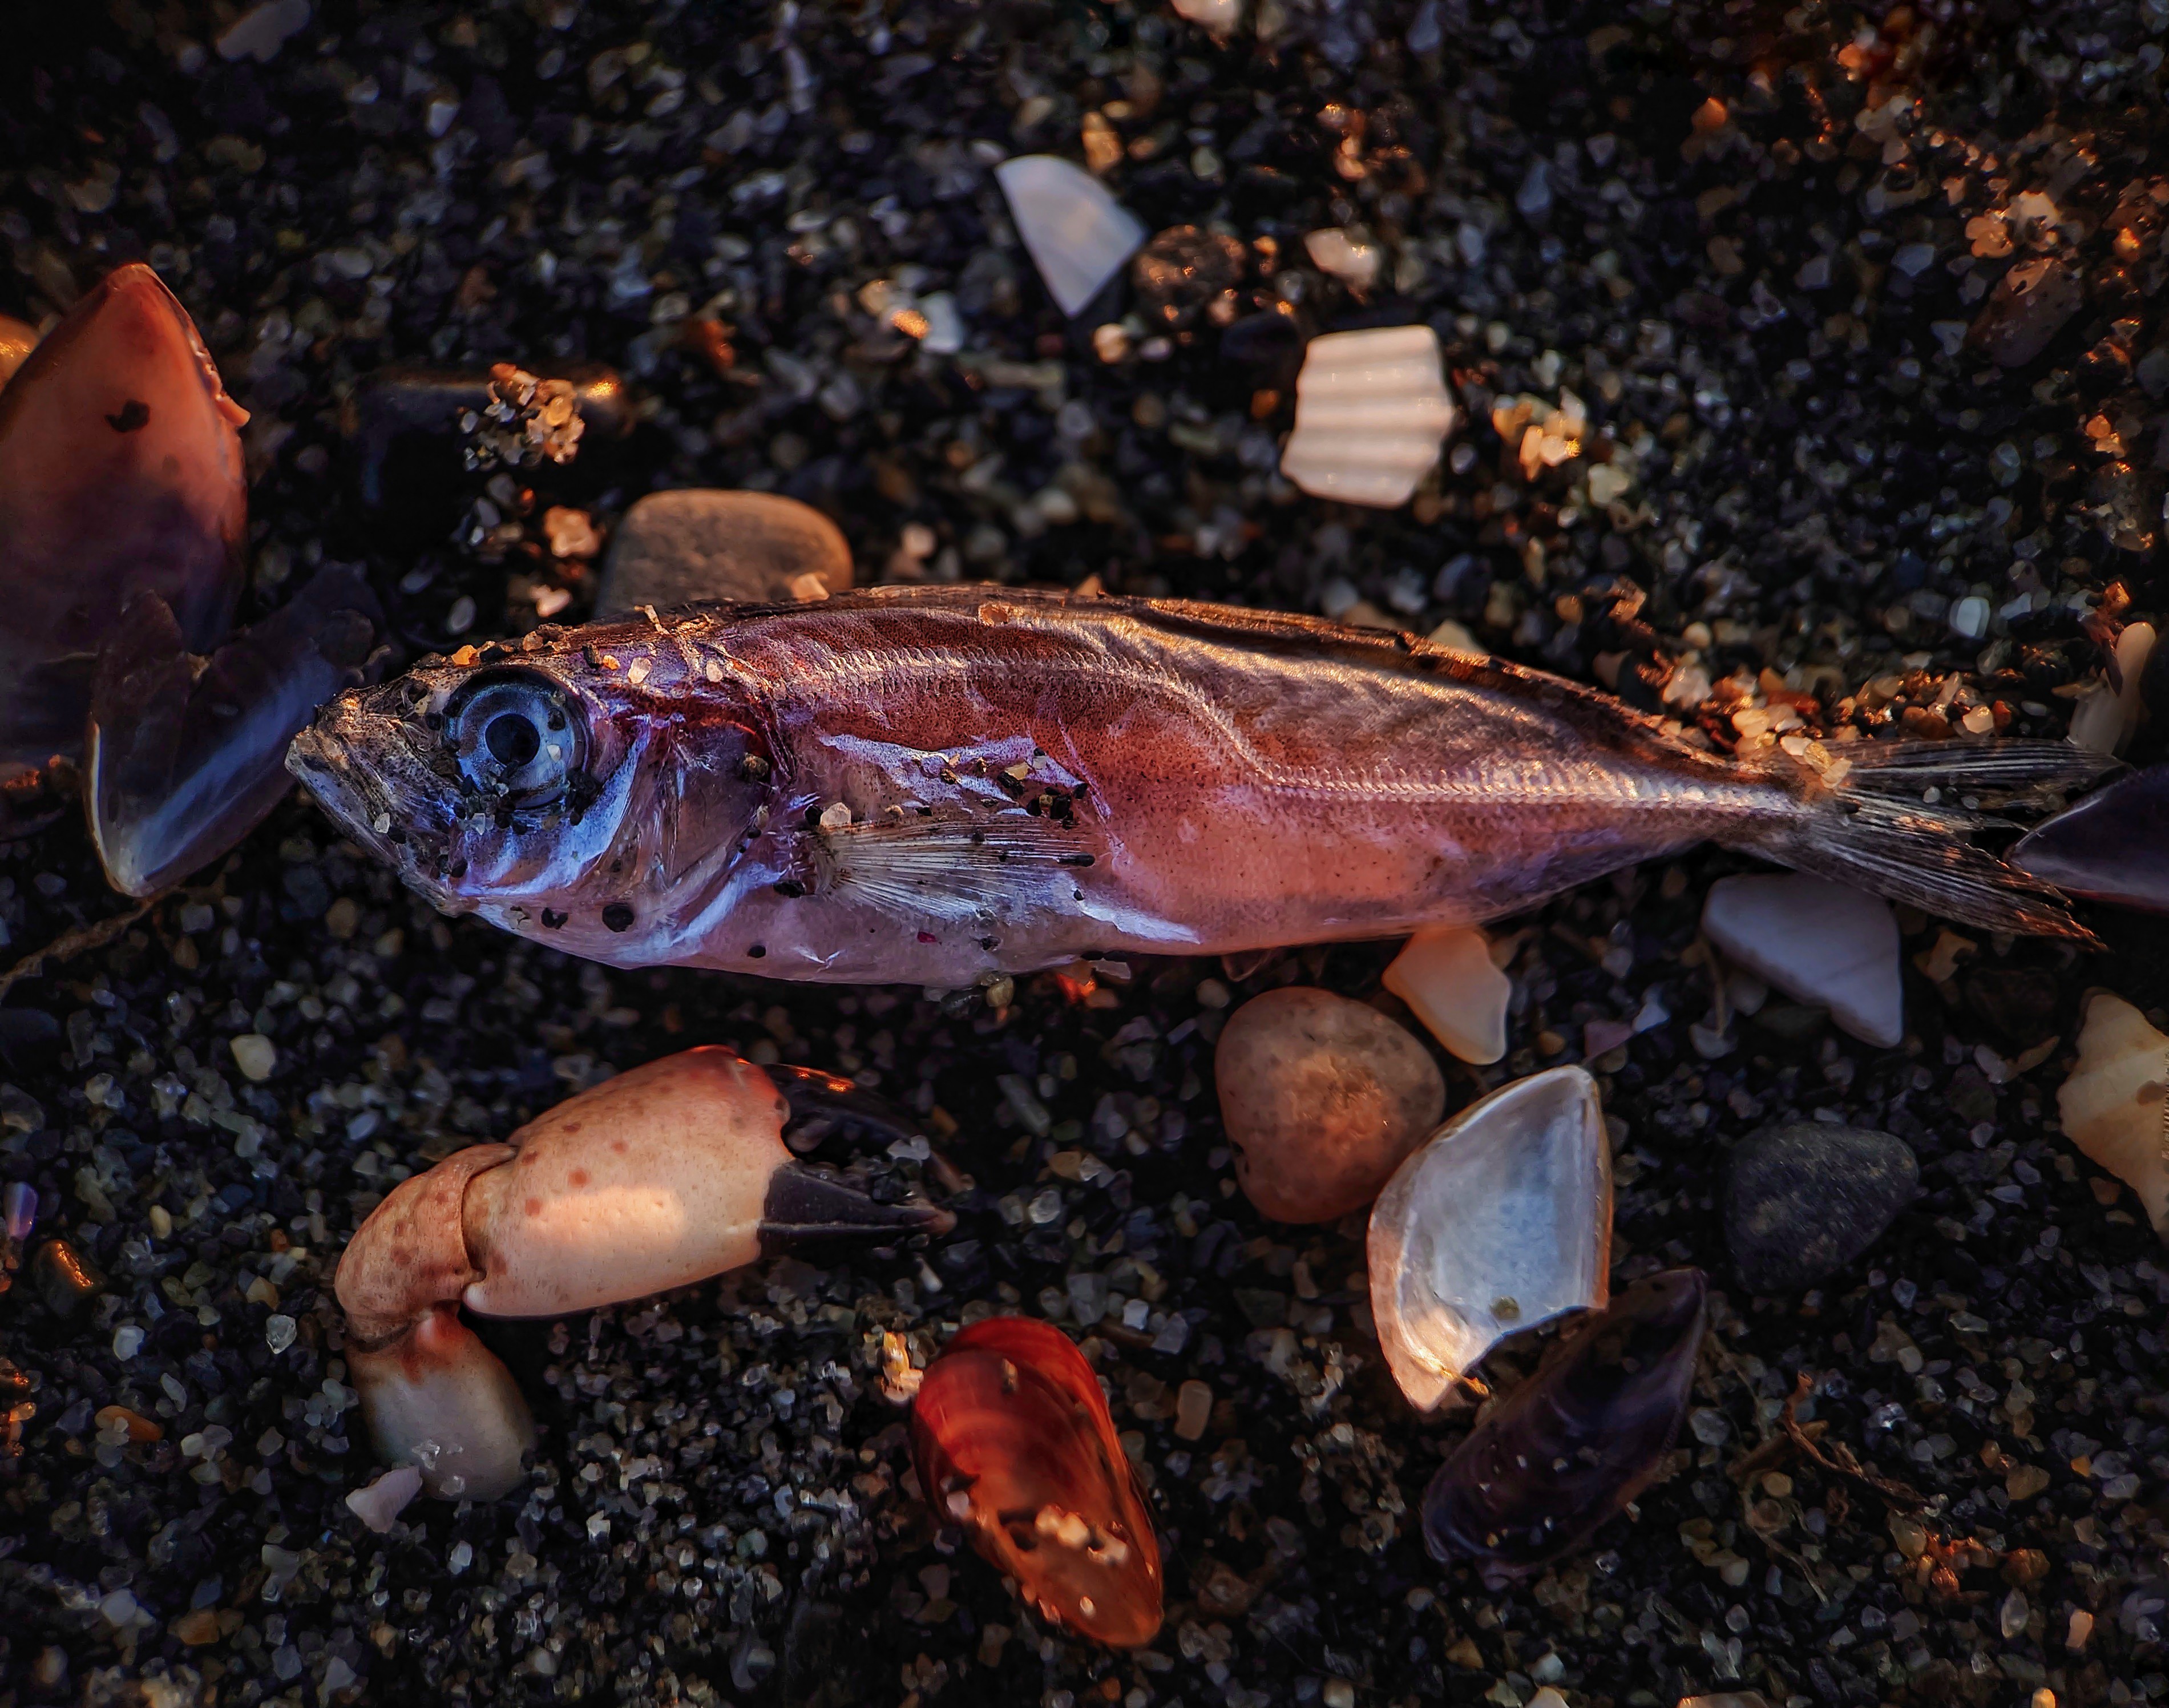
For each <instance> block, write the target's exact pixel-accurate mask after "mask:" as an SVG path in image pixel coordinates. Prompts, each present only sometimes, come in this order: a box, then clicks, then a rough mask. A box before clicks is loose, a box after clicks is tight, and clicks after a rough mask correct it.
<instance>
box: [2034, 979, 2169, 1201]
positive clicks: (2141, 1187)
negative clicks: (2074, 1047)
mask: <svg viewBox="0 0 2169 1708" xmlns="http://www.w3.org/2000/svg"><path fill="white" fill-rule="evenodd" d="M2164 1081H2169V1038H2165V1037H2163V1036H2162V1035H2161V1033H2159V1032H2157V1031H2156V1030H2155V1029H2154V1027H2152V1026H2151V1025H2150V1024H2149V1023H2148V1022H2147V1019H2146V1017H2145V1015H2144V1014H2141V1013H2140V1011H2138V1010H2137V1009H2136V1008H2134V1007H2133V1006H2131V1004H2130V1003H2129V1002H2127V1001H2124V999H2123V998H2122V997H2121V996H2113V995H2109V994H2108V992H2107V991H2102V992H2099V993H2097V995H2095V996H2094V998H2093V1000H2092V1001H2091V1002H2089V1003H2088V1004H2087V1005H2086V1022H2085V1023H2084V1024H2083V1025H2082V1026H2081V1027H2080V1028H2079V1059H2078V1063H2077V1065H2076V1066H2075V1067H2073V1068H2072V1070H2071V1073H2070V1078H2068V1079H2066V1080H2065V1081H2064V1083H2063V1085H2062V1086H2060V1088H2059V1089H2058V1091H2057V1092H2056V1108H2057V1112H2058V1113H2059V1114H2060V1116H2061V1117H2062V1119H2063V1126H2064V1136H2065V1137H2066V1138H2067V1139H2069V1140H2070V1141H2071V1143H2072V1144H2074V1145H2077V1146H2078V1147H2079V1149H2080V1150H2081V1152H2083V1153H2084V1154H2085V1155H2086V1156H2087V1157H2088V1158H2089V1159H2090V1160H2092V1161H2094V1162H2097V1163H2098V1164H2100V1165H2101V1166H2102V1167H2103V1168H2106V1169H2107V1170H2108V1172H2110V1173H2111V1174H2113V1175H2114V1176H2115V1177H2117V1178H2118V1180H2120V1181H2122V1182H2124V1184H2125V1185H2126V1186H2128V1187H2129V1188H2131V1189H2132V1190H2133V1191H2134V1192H2135V1193H2138V1194H2139V1198H2140V1203H2142V1204H2145V1206H2146V1214H2147V1219H2148V1220H2150V1221H2151V1222H2152V1223H2153V1224H2154V1230H2155V1231H2156V1233H2158V1234H2160V1235H2161V1236H2162V1237H2163V1238H2165V1239H2169V1154H2165V1146H2164V1145H2163V1144H2162V1123H2163V1113H2164V1111H2163V1102H2164V1098H2165V1096H2169V1088H2166V1087H2165V1085H2164Z"/></svg>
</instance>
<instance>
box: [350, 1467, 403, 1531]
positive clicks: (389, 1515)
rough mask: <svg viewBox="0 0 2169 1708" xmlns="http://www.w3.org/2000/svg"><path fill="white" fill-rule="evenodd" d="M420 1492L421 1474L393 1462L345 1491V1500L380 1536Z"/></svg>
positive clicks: (389, 1528) (355, 1515)
mask: <svg viewBox="0 0 2169 1708" xmlns="http://www.w3.org/2000/svg"><path fill="white" fill-rule="evenodd" d="M421 1492H422V1473H421V1472H420V1471H419V1470H416V1469H415V1468H414V1467H413V1465H393V1466H392V1469H391V1470H387V1471H384V1472H382V1473H381V1474H380V1475H379V1476H377V1477H376V1479H375V1480H374V1481H371V1482H369V1483H366V1484H365V1485H364V1486H362V1487H360V1488H350V1489H349V1490H348V1491H347V1492H346V1503H347V1505H348V1507H349V1508H351V1509H352V1511H353V1513H354V1517H356V1518H358V1519H360V1520H361V1521H362V1523H363V1524H366V1525H368V1526H369V1528H370V1529H372V1530H374V1531H376V1534H377V1535H380V1536H381V1535H387V1534H389V1533H390V1531H391V1529H392V1524H394V1522H396V1521H397V1519H398V1517H399V1514H400V1513H403V1512H404V1511H406V1510H407V1505H408V1502H410V1501H412V1500H413V1498H414V1497H415V1496H416V1495H418V1494H419V1493H421Z"/></svg>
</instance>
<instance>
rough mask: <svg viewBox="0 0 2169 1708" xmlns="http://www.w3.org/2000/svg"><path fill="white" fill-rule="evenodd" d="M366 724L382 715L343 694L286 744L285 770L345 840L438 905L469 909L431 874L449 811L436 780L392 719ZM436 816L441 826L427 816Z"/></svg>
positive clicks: (447, 839) (444, 839)
mask: <svg viewBox="0 0 2169 1708" xmlns="http://www.w3.org/2000/svg"><path fill="white" fill-rule="evenodd" d="M371 724H387V720H385V719H383V718H372V717H371V716H370V713H368V712H367V711H366V710H365V708H364V707H363V704H362V697H361V695H360V694H359V693H348V694H343V695H341V696H340V697H338V698H337V699H335V700H333V702H331V703H330V704H328V705H327V706H326V707H324V708H323V709H322V711H321V712H319V713H317V720H316V722H315V723H312V724H310V725H309V726H308V727H307V728H306V729H303V730H302V731H301V733H300V734H297V735H296V736H295V738H294V739H293V740H292V741H291V742H290V743H289V744H288V745H287V748H286V769H287V770H288V771H290V772H291V773H292V774H293V776H294V777H296V779H298V780H299V782H301V787H304V788H306V790H307V791H308V792H309V793H310V794H311V796H312V797H313V798H315V800H316V803H317V805H318V806H319V807H321V808H322V809H323V810H324V812H325V813H326V814H328V816H329V817H330V818H331V819H332V821H333V823H334V824H336V825H338V827H339V829H340V830H343V831H344V833H345V834H346V835H347V836H348V837H349V838H350V839H351V840H352V841H355V842H357V843H359V844H360V845H361V846H362V847H364V848H365V849H366V850H368V851H369V852H370V853H372V854H374V855H376V857H377V858H379V859H380V860H382V861H384V862H386V864H387V865H389V866H391V867H393V868H394V869H395V870H396V871H397V873H399V875H400V877H401V878H402V879H404V880H405V882H406V883H408V884H409V885H410V886H412V887H413V889H418V890H419V891H421V892H422V893H423V894H424V895H426V896H427V897H428V898H429V900H430V901H431V902H433V903H434V904H435V905H436V906H437V907H438V908H439V909H440V910H442V911H445V912H447V913H468V912H472V910H473V908H474V903H473V902H472V901H471V900H469V899H466V898H465V897H462V896H460V895H457V894H454V893H453V892H451V891H450V890H448V889H445V887H444V885H443V884H442V883H440V882H439V881H438V880H437V878H436V877H435V876H434V869H438V868H441V866H442V863H443V862H442V858H441V856H442V852H443V850H444V849H445V846H448V844H449V842H450V835H449V834H448V830H449V815H448V814H445V812H443V811H442V810H441V809H440V806H439V804H438V797H439V794H440V789H441V782H440V779H439V778H438V777H436V776H435V774H434V771H431V770H430V769H429V766H428V765H427V763H426V762H425V761H424V760H423V759H422V757H421V756H420V755H418V754H416V753H414V752H413V750H412V748H411V746H410V745H408V741H407V740H406V739H404V737H403V735H402V733H401V732H400V730H399V729H397V725H396V724H389V725H388V727H386V728H384V729H370V728H368V727H367V726H369V725H371ZM440 818H441V819H445V826H444V827H442V828H440V826H439V825H436V824H434V823H433V822H432V820H433V819H440ZM433 856H435V857H434V858H433Z"/></svg>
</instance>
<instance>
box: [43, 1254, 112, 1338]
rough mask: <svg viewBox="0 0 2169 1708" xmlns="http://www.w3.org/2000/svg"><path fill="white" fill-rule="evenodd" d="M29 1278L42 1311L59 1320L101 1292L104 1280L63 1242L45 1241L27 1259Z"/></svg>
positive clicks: (71, 1315) (67, 1316)
mask: <svg viewBox="0 0 2169 1708" xmlns="http://www.w3.org/2000/svg"><path fill="white" fill-rule="evenodd" d="M30 1278H31V1280H32V1282H33V1283H34V1284H35V1285H36V1287H37V1289H38V1297H39V1298H40V1299H42V1300H45V1308H46V1309H47V1310H50V1311H51V1312H52V1313H53V1315H54V1316H57V1317H59V1318H61V1320H62V1321H68V1320H71V1319H72V1318H73V1317H75V1316H77V1315H78V1314H80V1313H81V1311H82V1310H83V1307H84V1306H86V1305H88V1304H89V1303H90V1301H91V1300H93V1299H95V1298H97V1297H98V1295H99V1294H100V1293H101V1292H103V1291H104V1289H105V1278H104V1276H103V1275H101V1274H100V1273H99V1272H98V1271H97V1270H96V1269H95V1268H92V1267H91V1265H90V1263H89V1262H88V1260H87V1259H86V1258H85V1257H83V1253H82V1252H78V1251H77V1249H76V1248H75V1246H73V1245H72V1244H70V1243H69V1242H68V1241H66V1240H48V1241H45V1244H44V1245H42V1246H39V1247H38V1249H37V1251H36V1252H35V1253H34V1254H33V1255H32V1256H31V1258H30Z"/></svg>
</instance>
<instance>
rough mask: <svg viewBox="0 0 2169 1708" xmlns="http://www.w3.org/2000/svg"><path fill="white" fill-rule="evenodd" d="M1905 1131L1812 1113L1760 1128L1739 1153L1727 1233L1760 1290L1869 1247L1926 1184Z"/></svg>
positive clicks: (1790, 1284) (1731, 1177)
mask: <svg viewBox="0 0 2169 1708" xmlns="http://www.w3.org/2000/svg"><path fill="white" fill-rule="evenodd" d="M1920 1185H1921V1165H1920V1164H1919V1163H1918V1162H1916V1161H1914V1158H1913V1153H1912V1150H1911V1149H1910V1148H1909V1147H1908V1146H1907V1145H1906V1144H1905V1140H1902V1139H1896V1138H1893V1137H1892V1136H1891V1135H1890V1134H1888V1133H1878V1132H1876V1131H1874V1130H1873V1129H1869V1128H1864V1127H1833V1126H1825V1125H1821V1124H1816V1123H1804V1124H1801V1125H1799V1126H1793V1127H1772V1128H1769V1129H1766V1130H1764V1131H1762V1132H1761V1133H1757V1134H1756V1135H1755V1136H1754V1137H1753V1138H1751V1139H1750V1140H1747V1141H1746V1142H1745V1144H1743V1145H1741V1146H1740V1148H1739V1149H1738V1150H1735V1151H1734V1152H1733V1155H1732V1167H1731V1170H1730V1172H1729V1174H1728V1176H1727V1177H1726V1179H1725V1183H1724V1238H1725V1243H1726V1244H1727V1245H1728V1246H1730V1247H1731V1249H1732V1261H1733V1262H1734V1264H1735V1267H1737V1268H1738V1269H1739V1271H1740V1279H1741V1280H1743V1281H1745V1283H1746V1284H1747V1285H1748V1287H1749V1289H1751V1291H1753V1292H1756V1293H1790V1292H1793V1291H1796V1290H1798V1289H1800V1288H1803V1287H1807V1286H1811V1285H1812V1284H1815V1282H1817V1281H1820V1279H1822V1278H1823V1277H1824V1276H1825V1275H1827V1274H1829V1273H1831V1272H1832V1271H1833V1270H1836V1269H1841V1268H1844V1267H1845V1266H1846V1265H1847V1263H1850V1262H1852V1260H1853V1259H1854V1258H1856V1257H1859V1256H1860V1254H1861V1253H1862V1252H1865V1251H1866V1250H1867V1249H1868V1247H1869V1246H1872V1245H1873V1244H1874V1243H1875V1242H1876V1241H1878V1240H1879V1239H1880V1238H1882V1236H1883V1230H1884V1229H1885V1228H1887V1227H1889V1225H1890V1223H1891V1220H1892V1219H1893V1218H1894V1217H1895V1216H1896V1215H1897V1214H1898V1212H1899V1211H1900V1210H1901V1209H1905V1206H1906V1205H1907V1204H1910V1203H1911V1202H1912V1199H1913V1194H1914V1193H1916V1192H1917V1191H1918V1190H1919V1189H1920Z"/></svg>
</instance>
